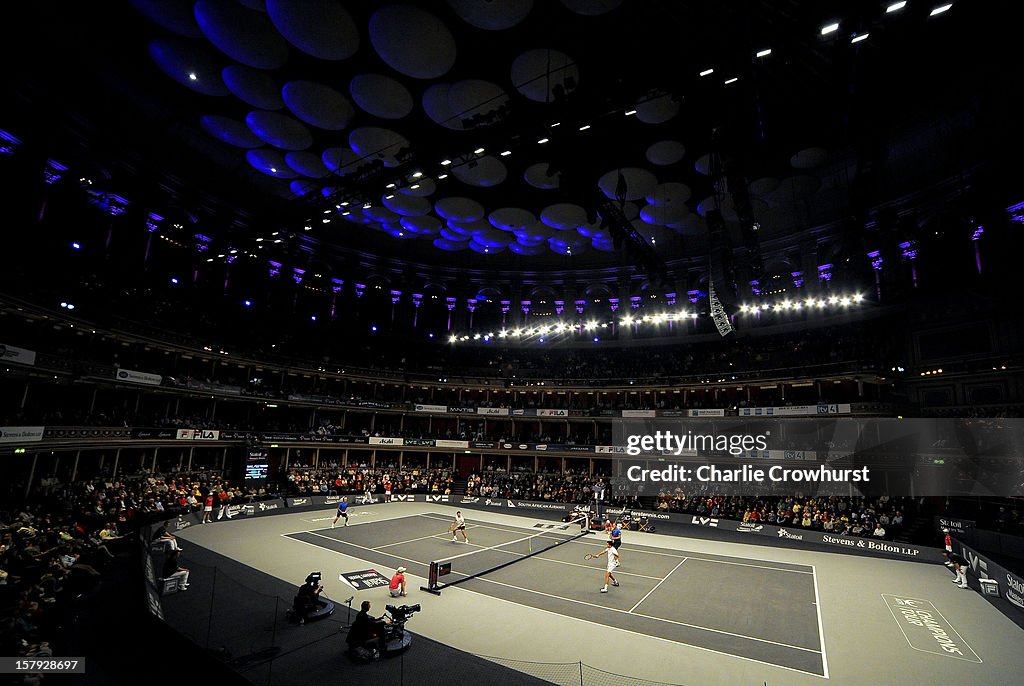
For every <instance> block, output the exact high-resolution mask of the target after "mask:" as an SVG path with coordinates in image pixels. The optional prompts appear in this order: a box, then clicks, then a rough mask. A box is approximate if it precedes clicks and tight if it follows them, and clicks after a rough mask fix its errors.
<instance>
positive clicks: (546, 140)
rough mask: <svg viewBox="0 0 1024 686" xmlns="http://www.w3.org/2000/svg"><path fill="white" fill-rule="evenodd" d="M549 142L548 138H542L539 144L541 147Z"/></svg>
mask: <svg viewBox="0 0 1024 686" xmlns="http://www.w3.org/2000/svg"><path fill="white" fill-rule="evenodd" d="M548 140H549V139H547V138H541V139H540V140H539V141H537V143H538V144H540V145H543V144H544V143H547V142H548Z"/></svg>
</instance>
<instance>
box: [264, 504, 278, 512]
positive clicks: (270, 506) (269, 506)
mask: <svg viewBox="0 0 1024 686" xmlns="http://www.w3.org/2000/svg"><path fill="white" fill-rule="evenodd" d="M278 507H279V505H278V504H277V503H270V504H267V503H260V504H259V508H260V512H266V511H267V510H276V509H277V508H278Z"/></svg>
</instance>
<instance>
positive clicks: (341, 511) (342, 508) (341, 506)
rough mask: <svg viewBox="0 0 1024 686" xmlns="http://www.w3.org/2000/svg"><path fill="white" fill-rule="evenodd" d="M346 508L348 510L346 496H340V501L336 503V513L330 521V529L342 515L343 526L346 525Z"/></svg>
mask: <svg viewBox="0 0 1024 686" xmlns="http://www.w3.org/2000/svg"><path fill="white" fill-rule="evenodd" d="M346 510H348V498H342V499H341V501H340V502H339V503H338V514H337V515H335V517H334V521H333V522H331V528H332V529H333V528H334V525H335V524H337V523H338V520H339V519H341V518H342V517H344V518H345V526H348V512H347V511H346Z"/></svg>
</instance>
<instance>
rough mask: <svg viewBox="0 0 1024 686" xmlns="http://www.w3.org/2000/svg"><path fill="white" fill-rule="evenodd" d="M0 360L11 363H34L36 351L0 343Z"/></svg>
mask: <svg viewBox="0 0 1024 686" xmlns="http://www.w3.org/2000/svg"><path fill="white" fill-rule="evenodd" d="M0 360H2V361H4V362H10V363H13V364H26V365H34V364H35V363H36V352H35V351H34V350H25V348H15V347H14V346H13V345H4V344H3V343H0Z"/></svg>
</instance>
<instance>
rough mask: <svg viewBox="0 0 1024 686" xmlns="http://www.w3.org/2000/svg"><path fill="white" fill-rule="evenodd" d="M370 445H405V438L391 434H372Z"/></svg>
mask: <svg viewBox="0 0 1024 686" xmlns="http://www.w3.org/2000/svg"><path fill="white" fill-rule="evenodd" d="M370 445H405V439H402V438H391V437H390V436H387V437H385V436H370Z"/></svg>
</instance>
